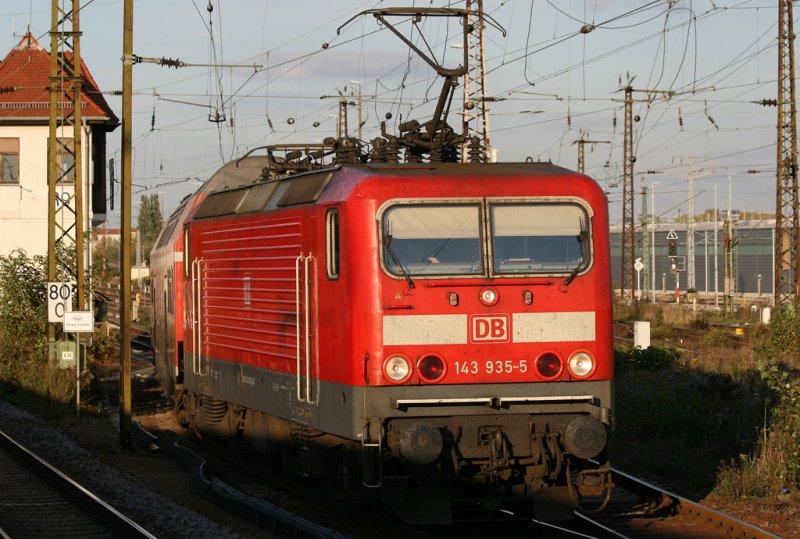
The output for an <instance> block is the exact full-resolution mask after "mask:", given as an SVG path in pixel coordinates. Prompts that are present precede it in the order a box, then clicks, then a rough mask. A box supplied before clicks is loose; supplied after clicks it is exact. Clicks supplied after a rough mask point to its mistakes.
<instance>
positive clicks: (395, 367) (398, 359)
mask: <svg viewBox="0 0 800 539" xmlns="http://www.w3.org/2000/svg"><path fill="white" fill-rule="evenodd" d="M383 373H384V374H385V375H386V378H388V379H389V380H391V381H392V382H403V381H404V380H407V379H408V377H409V376H411V363H409V362H408V360H407V359H406V358H404V357H403V356H392V357H390V358H389V359H387V360H386V363H384V364H383Z"/></svg>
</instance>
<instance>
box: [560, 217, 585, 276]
mask: <svg viewBox="0 0 800 539" xmlns="http://www.w3.org/2000/svg"><path fill="white" fill-rule="evenodd" d="M579 221H580V227H581V231H580V233H579V234H578V243H580V244H581V253H582V256H581V261H580V262H578V265H577V266H575V269H574V270H572V273H570V274H569V277H567V280H566V281H564V286H569V284H570V283H571V282H572V281H573V280H575V277H577V276H578V273H580V271H581V270H582V269H583V267H584V266H585V265H586V262H587V261H588V259H589V257H588V256H587V253H586V244H587V242H586V240H587V239H588V238H587V232H586V230H585V229H584V226H583V219H580V220H579Z"/></svg>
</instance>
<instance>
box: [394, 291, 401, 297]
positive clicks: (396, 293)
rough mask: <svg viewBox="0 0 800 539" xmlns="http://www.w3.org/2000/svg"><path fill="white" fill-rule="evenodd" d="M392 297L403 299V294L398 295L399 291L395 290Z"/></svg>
mask: <svg viewBox="0 0 800 539" xmlns="http://www.w3.org/2000/svg"><path fill="white" fill-rule="evenodd" d="M394 299H403V296H401V295H400V292H395V294H394Z"/></svg>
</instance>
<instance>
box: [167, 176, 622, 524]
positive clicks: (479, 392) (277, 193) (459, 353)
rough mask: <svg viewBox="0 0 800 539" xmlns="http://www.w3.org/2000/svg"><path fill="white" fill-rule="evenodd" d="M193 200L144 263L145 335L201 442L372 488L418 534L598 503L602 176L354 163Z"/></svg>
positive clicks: (606, 288)
mask: <svg viewBox="0 0 800 539" xmlns="http://www.w3.org/2000/svg"><path fill="white" fill-rule="evenodd" d="M192 205H193V209H192V210H189V209H188V206H187V208H185V209H182V210H179V211H178V212H177V213H176V215H177V214H180V215H178V216H177V217H176V216H173V218H172V219H171V220H170V222H169V224H168V225H167V227H166V228H165V231H164V232H163V233H162V238H161V239H160V240H159V241H158V244H157V246H156V249H155V251H154V255H155V254H159V255H160V256H154V258H153V271H154V290H155V293H156V296H157V297H162V296H163V298H164V299H161V300H157V302H156V311H157V314H156V317H154V318H155V327H154V336H155V343H156V351H157V357H158V363H159V365H160V367H159V374H160V375H161V376H162V378H166V379H167V380H169V382H168V384H167V385H168V386H169V387H170V390H173V389H174V394H175V398H176V407H177V409H178V411H179V416H180V417H181V418H182V420H183V421H184V422H186V423H187V424H190V425H191V426H193V427H194V428H195V429H196V430H197V431H198V432H199V433H201V434H203V435H204V436H207V437H214V438H219V439H236V440H238V442H239V443H241V444H244V445H246V446H249V447H252V448H254V449H257V450H259V451H260V452H262V453H264V454H267V455H270V456H273V457H276V461H277V462H280V463H282V464H283V465H284V466H285V467H288V468H292V469H295V470H296V471H298V472H300V473H302V474H305V475H307V476H314V477H330V478H333V477H335V478H337V479H338V480H339V481H340V482H341V484H342V485H343V486H344V487H345V488H347V489H349V490H351V491H352V490H356V489H359V488H360V489H362V490H366V491H378V492H379V493H380V495H381V497H382V499H383V500H388V501H390V502H392V503H391V506H392V507H393V508H394V509H395V510H396V511H397V513H398V514H400V515H401V516H402V517H403V518H405V519H406V520H408V521H411V522H417V523H423V522H428V523H431V522H439V523H441V522H448V521H450V520H452V519H457V518H458V517H459V511H460V510H461V509H465V510H470V511H474V510H476V509H479V508H480V509H482V510H485V511H486V512H487V513H488V514H492V513H493V512H494V511H496V510H497V509H498V508H502V509H505V510H506V514H508V513H507V512H508V511H511V512H513V513H514V514H516V515H525V516H536V517H537V518H540V519H561V518H564V517H565V516H569V515H570V514H571V513H572V511H573V510H574V509H575V507H576V506H577V505H578V503H579V502H580V500H581V498H582V497H584V496H599V495H601V494H603V493H607V492H608V490H609V489H610V481H609V475H608V473H609V468H608V465H607V463H604V465H602V466H600V467H592V466H590V465H589V464H588V459H592V458H595V457H598V458H600V460H601V461H603V460H604V459H603V455H604V452H605V448H606V433H607V429H608V427H609V426H610V424H611V423H612V410H613V353H612V333H611V323H612V312H611V278H610V271H609V244H608V221H607V201H606V198H605V195H604V193H603V191H602V189H600V187H599V186H598V185H597V184H596V183H595V182H594V181H593V180H591V179H590V178H587V177H585V176H583V175H579V174H576V173H573V172H570V171H567V170H565V169H562V168H559V167H557V166H554V165H551V164H541V163H514V164H510V163H506V164H491V163H476V164H457V163H417V164H390V163H383V164H379V163H370V164H347V165H341V166H335V167H331V168H323V169H310V170H308V171H306V172H299V173H296V174H293V175H287V176H278V177H275V176H273V175H265V177H264V179H261V180H259V181H255V182H252V183H246V184H245V185H242V186H240V187H230V184H229V185H228V188H221V189H216V190H214V191H213V192H208V191H207V194H206V195H205V196H204V197H203V198H202V200H201V199H199V198H198V199H195V201H194V202H192ZM181 235H182V236H183V237H182V241H183V246H181V245H180V244H179V243H178V244H176V242H180V241H181V238H180V237H181ZM181 251H183V255H182V257H181V256H179V255H178V254H177V253H179V252H181ZM181 261H183V264H182V266H181V265H180V262H181ZM181 272H182V279H183V287H184V288H183V292H182V297H181V290H180V282H181V277H180V274H181ZM181 299H183V302H184V307H183V312H184V313H185V316H184V317H183V327H182V328H181V327H179V326H180V322H181V320H180V316H178V318H175V320H176V326H175V328H174V329H173V328H172V326H171V324H172V322H170V321H169V320H170V319H169V318H167V317H166V316H165V315H166V314H167V313H170V314H171V313H173V312H175V313H176V314H178V315H179V314H180V309H179V307H178V304H179V303H180V301H181ZM171 302H174V304H173V303H171ZM171 309H174V311H173V310H171ZM181 330H182V332H183V334H181ZM173 334H174V335H175V336H174V337H173V336H172V335H173ZM182 337H183V338H182ZM172 339H174V341H173V340H172ZM473 517H474V514H471V518H473Z"/></svg>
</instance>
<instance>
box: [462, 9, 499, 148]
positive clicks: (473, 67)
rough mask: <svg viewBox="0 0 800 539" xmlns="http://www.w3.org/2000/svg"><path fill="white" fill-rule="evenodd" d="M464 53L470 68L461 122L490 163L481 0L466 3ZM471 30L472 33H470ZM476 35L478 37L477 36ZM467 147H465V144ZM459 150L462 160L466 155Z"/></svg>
mask: <svg viewBox="0 0 800 539" xmlns="http://www.w3.org/2000/svg"><path fill="white" fill-rule="evenodd" d="M467 27H468V28H467V30H466V32H467V50H468V61H469V69H468V70H467V72H466V73H465V74H464V113H463V117H464V123H465V125H467V126H469V131H470V133H471V134H472V135H473V136H477V137H478V138H480V140H481V144H482V145H483V149H484V158H485V160H486V161H491V160H492V142H491V137H490V136H489V105H488V100H487V96H486V93H487V92H486V55H485V53H486V47H485V45H484V41H483V33H484V32H483V31H484V28H485V27H486V25H485V22H484V20H483V0H467ZM469 27H472V29H473V31H472V32H470V31H469ZM476 34H477V35H476ZM465 146H466V145H465ZM465 146H464V147H462V151H461V160H462V161H463V162H466V161H467V158H468V155H467V152H466V151H465Z"/></svg>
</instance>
